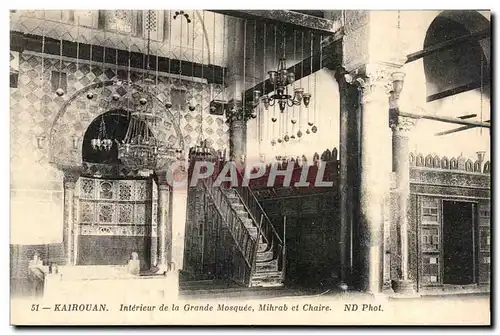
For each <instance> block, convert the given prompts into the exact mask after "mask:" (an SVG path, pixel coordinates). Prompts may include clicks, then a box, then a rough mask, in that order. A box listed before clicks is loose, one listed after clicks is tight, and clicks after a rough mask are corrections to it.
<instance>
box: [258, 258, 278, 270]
mask: <svg viewBox="0 0 500 335" xmlns="http://www.w3.org/2000/svg"><path fill="white" fill-rule="evenodd" d="M270 271H278V260H277V259H275V260H271V261H267V262H257V263H256V264H255V272H256V273H261V272H270Z"/></svg>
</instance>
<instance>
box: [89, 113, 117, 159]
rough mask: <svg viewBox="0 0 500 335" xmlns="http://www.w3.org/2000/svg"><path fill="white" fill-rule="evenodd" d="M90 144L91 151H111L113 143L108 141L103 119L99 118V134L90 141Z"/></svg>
mask: <svg viewBox="0 0 500 335" xmlns="http://www.w3.org/2000/svg"><path fill="white" fill-rule="evenodd" d="M90 144H91V145H92V149H94V150H99V151H109V150H111V147H112V146H113V141H112V140H111V139H109V138H108V135H107V134H106V124H105V123H104V117H101V124H100V125H99V133H98V134H97V138H93V139H91V140H90Z"/></svg>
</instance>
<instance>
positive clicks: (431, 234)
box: [420, 197, 442, 285]
mask: <svg viewBox="0 0 500 335" xmlns="http://www.w3.org/2000/svg"><path fill="white" fill-rule="evenodd" d="M420 223H421V229H420V250H421V262H422V263H421V272H422V283H423V284H424V285H432V284H440V283H441V281H442V279H441V261H440V257H441V253H440V251H441V201H440V199H438V198H430V197H422V198H420Z"/></svg>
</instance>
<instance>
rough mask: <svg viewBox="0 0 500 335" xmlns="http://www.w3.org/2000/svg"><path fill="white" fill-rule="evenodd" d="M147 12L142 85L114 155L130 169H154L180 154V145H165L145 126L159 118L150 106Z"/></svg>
mask: <svg viewBox="0 0 500 335" xmlns="http://www.w3.org/2000/svg"><path fill="white" fill-rule="evenodd" d="M151 15H152V11H151V10H149V11H148V13H147V24H146V29H147V32H148V36H147V56H146V71H145V79H144V80H143V82H144V83H145V85H146V89H145V90H143V94H141V95H140V98H139V100H138V103H135V104H134V107H135V110H134V111H133V112H132V113H130V122H129V126H128V129H127V133H126V134H125V138H124V139H123V141H122V143H118V158H119V159H120V160H121V162H122V163H123V164H124V165H125V166H127V167H129V168H131V169H133V170H155V169H157V168H162V167H164V166H165V165H167V163H168V162H169V161H174V160H177V159H180V158H181V157H182V150H181V149H178V148H174V147H169V146H166V145H165V144H164V143H163V142H162V141H160V140H158V139H156V138H155V137H154V136H153V134H152V132H151V130H150V129H149V126H148V124H153V125H155V123H156V121H157V120H158V119H161V116H160V115H159V113H157V112H155V110H154V102H153V97H152V95H150V90H149V89H150V85H151V84H152V83H154V81H153V80H152V79H150V78H149V68H150V64H149V57H150V42H151V29H152V27H151V22H152V20H151ZM144 91H145V92H144Z"/></svg>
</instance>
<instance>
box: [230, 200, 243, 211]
mask: <svg viewBox="0 0 500 335" xmlns="http://www.w3.org/2000/svg"><path fill="white" fill-rule="evenodd" d="M231 206H233V208H234V209H236V210H237V211H244V212H245V213H246V210H245V206H243V204H242V203H240V202H235V203H232V204H231Z"/></svg>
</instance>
